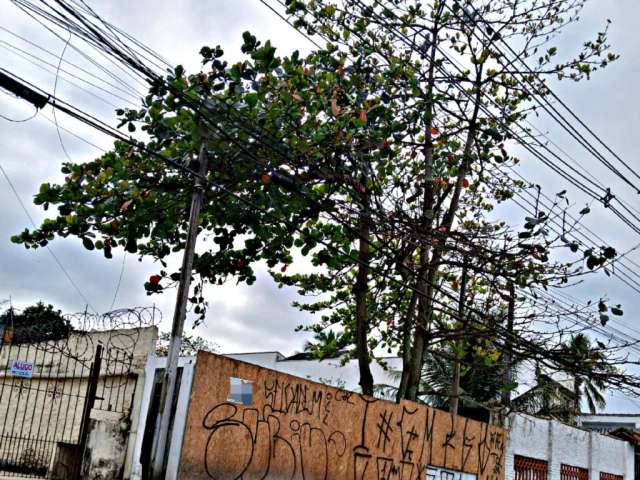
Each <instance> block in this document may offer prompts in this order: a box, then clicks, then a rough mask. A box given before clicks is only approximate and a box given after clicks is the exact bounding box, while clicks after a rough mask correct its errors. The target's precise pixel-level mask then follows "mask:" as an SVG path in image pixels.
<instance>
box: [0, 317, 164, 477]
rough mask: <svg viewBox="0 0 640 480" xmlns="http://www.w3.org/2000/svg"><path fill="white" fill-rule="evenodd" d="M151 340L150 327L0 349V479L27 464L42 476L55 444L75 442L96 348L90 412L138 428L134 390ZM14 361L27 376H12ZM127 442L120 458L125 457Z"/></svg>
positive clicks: (130, 440)
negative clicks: (118, 417) (114, 415)
mask: <svg viewBox="0 0 640 480" xmlns="http://www.w3.org/2000/svg"><path fill="white" fill-rule="evenodd" d="M156 338H157V329H156V328H155V327H150V328H142V329H123V330H112V331H105V332H89V333H84V332H83V333H75V334H72V335H71V336H70V337H69V338H68V339H64V340H59V341H50V342H41V343H35V344H21V345H4V346H3V347H2V348H0V420H2V422H1V423H0V443H2V444H3V447H4V448H2V449H0V475H2V473H3V472H2V470H3V469H4V470H5V472H6V471H7V470H12V469H22V468H24V467H25V465H27V466H28V468H35V469H37V470H38V473H40V471H41V470H43V469H44V471H45V472H46V470H47V469H48V468H50V466H51V460H52V458H53V457H55V456H56V449H57V448H58V445H59V444H60V443H64V444H69V445H73V444H77V443H78V440H79V433H80V427H81V423H82V422H81V420H82V415H83V410H84V406H85V398H86V393H87V386H88V380H89V375H90V368H91V363H92V362H93V360H94V356H95V351H96V346H97V345H102V346H103V348H104V353H103V360H102V368H101V371H100V377H99V380H98V389H97V396H98V397H101V399H97V400H96V403H95V409H96V410H97V411H117V412H120V413H121V414H122V415H123V416H125V417H127V418H130V419H131V420H132V421H135V423H136V424H137V423H138V416H137V415H138V410H139V407H140V401H141V395H140V393H139V391H138V390H140V389H141V387H142V385H143V384H144V371H145V365H146V362H147V357H148V355H149V352H150V351H152V350H153V349H154V348H155V339H156ZM14 360H21V361H23V362H27V363H29V364H32V365H33V370H32V372H33V373H32V377H31V378H20V377H17V376H15V375H14V374H12V372H11V364H12V363H13V361H14ZM139 381H140V382H139ZM138 385H140V388H138ZM4 419H8V420H9V421H6V422H5V421H4ZM133 436H135V432H134V434H133ZM131 437H132V436H128V438H127V439H126V442H125V448H124V450H123V451H124V453H125V454H127V453H129V452H130V451H131V449H130V448H129V447H128V444H129V443H133V442H134V439H133V438H131ZM30 465H31V466H30Z"/></svg>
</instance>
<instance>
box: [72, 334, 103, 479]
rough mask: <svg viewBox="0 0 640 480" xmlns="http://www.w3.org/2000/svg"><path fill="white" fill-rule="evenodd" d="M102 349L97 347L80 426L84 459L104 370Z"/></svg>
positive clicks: (80, 446) (81, 450) (81, 449)
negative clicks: (101, 372) (101, 374)
mask: <svg viewBox="0 0 640 480" xmlns="http://www.w3.org/2000/svg"><path fill="white" fill-rule="evenodd" d="M102 348H103V347H102V345H97V346H96V355H95V357H94V359H93V363H92V364H91V372H90V373H89V385H87V396H86V400H85V402H84V410H83V411H82V423H81V424H80V441H79V450H80V455H81V458H82V457H84V450H85V448H86V447H87V436H88V435H89V418H90V417H91V410H92V409H93V407H94V405H95V403H96V393H97V391H98V380H99V379H100V370H101V369H102ZM78 474H79V472H78Z"/></svg>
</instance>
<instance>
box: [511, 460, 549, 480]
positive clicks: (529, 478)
mask: <svg viewBox="0 0 640 480" xmlns="http://www.w3.org/2000/svg"><path fill="white" fill-rule="evenodd" d="M514 470H515V473H516V475H515V480H547V473H548V471H549V464H548V463H547V462H546V461H544V460H538V459H535V458H529V457H523V456H520V455H516V456H515V465H514Z"/></svg>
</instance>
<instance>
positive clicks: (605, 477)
mask: <svg viewBox="0 0 640 480" xmlns="http://www.w3.org/2000/svg"><path fill="white" fill-rule="evenodd" d="M600 480H624V475H614V474H613V473H605V472H600Z"/></svg>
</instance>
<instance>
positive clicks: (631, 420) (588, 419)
mask: <svg viewBox="0 0 640 480" xmlns="http://www.w3.org/2000/svg"><path fill="white" fill-rule="evenodd" d="M578 425H579V426H580V427H582V428H586V429H587V430H594V431H596V432H601V433H609V432H613V431H614V430H618V429H619V428H625V429H628V430H633V431H640V415H638V414H637V413H598V414H596V415H581V416H580V417H579V418H578Z"/></svg>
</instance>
